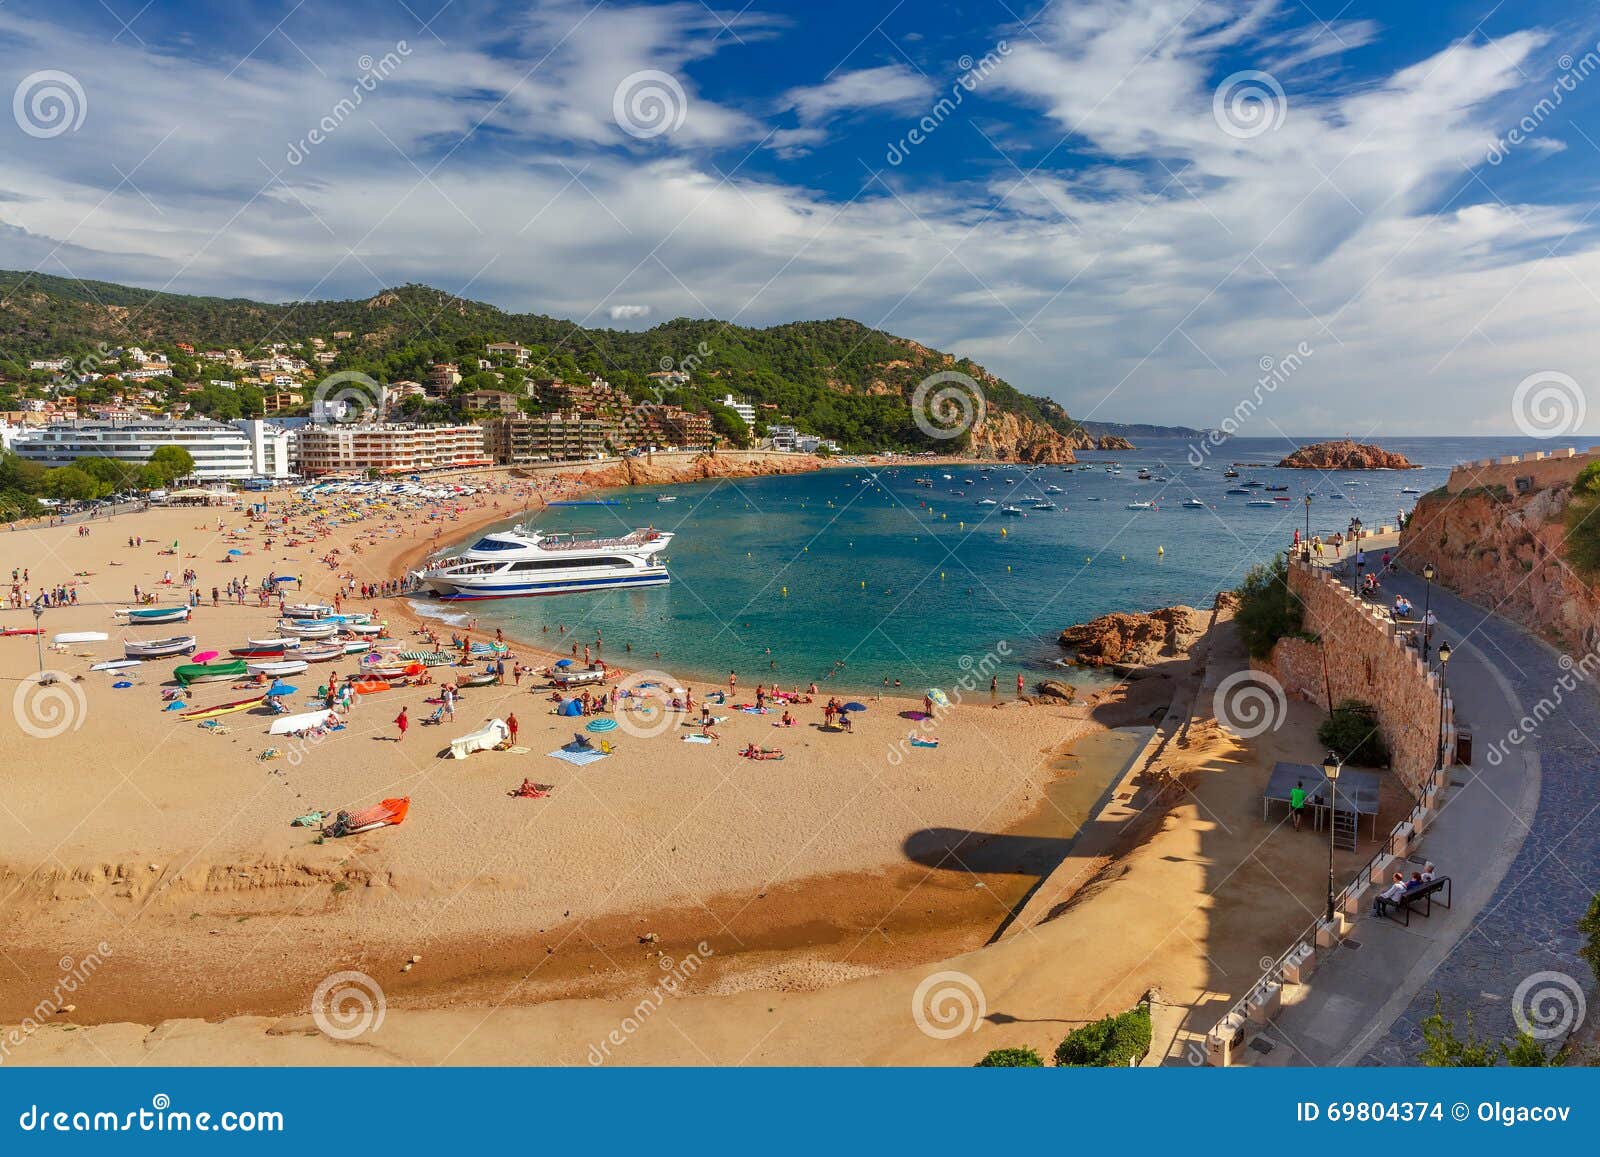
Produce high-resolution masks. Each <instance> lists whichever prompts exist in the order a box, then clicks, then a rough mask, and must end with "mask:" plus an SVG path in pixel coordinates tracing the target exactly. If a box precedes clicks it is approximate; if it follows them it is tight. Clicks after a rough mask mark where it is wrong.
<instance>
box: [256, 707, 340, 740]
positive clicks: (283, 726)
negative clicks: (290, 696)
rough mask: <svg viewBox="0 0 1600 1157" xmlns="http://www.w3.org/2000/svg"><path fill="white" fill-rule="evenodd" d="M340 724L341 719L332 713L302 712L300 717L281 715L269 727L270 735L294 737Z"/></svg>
mask: <svg viewBox="0 0 1600 1157" xmlns="http://www.w3.org/2000/svg"><path fill="white" fill-rule="evenodd" d="M330 722H331V723H338V722H339V717H338V716H337V715H335V714H334V713H333V712H332V711H326V710H324V711H302V712H301V713H300V714H298V715H280V716H278V717H277V718H276V719H274V720H273V721H272V722H271V723H270V724H269V725H268V727H267V734H268V735H294V734H295V733H296V732H300V731H311V730H313V729H317V728H326V727H327V726H328V725H329V723H330Z"/></svg>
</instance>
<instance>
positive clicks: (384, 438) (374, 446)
mask: <svg viewBox="0 0 1600 1157" xmlns="http://www.w3.org/2000/svg"><path fill="white" fill-rule="evenodd" d="M295 437H296V445H295V461H296V462H297V463H298V465H299V469H300V473H301V474H303V475H305V476H306V477H307V478H316V477H319V476H321V475H324V474H345V473H355V474H364V473H366V472H367V471H375V472H376V473H378V474H384V475H390V476H393V475H397V474H415V473H420V472H422V471H428V470H461V469H467V468H470V467H475V466H491V465H493V464H494V459H493V458H491V457H490V456H489V452H488V450H487V448H486V445H485V441H484V429H483V427H482V426H402V425H394V424H390V423H380V424H360V425H357V424H351V425H342V424H339V423H333V424H331V425H310V426H303V427H301V429H300V430H299V431H298V432H297V433H296V435H295Z"/></svg>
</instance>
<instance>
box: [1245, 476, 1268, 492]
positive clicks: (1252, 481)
mask: <svg viewBox="0 0 1600 1157" xmlns="http://www.w3.org/2000/svg"><path fill="white" fill-rule="evenodd" d="M1239 485H1240V486H1247V487H1249V488H1250V489H1251V490H1256V489H1259V488H1260V487H1263V486H1265V485H1266V483H1265V482H1258V481H1256V480H1255V479H1254V478H1246V479H1245V480H1244V481H1243V482H1241V483H1239Z"/></svg>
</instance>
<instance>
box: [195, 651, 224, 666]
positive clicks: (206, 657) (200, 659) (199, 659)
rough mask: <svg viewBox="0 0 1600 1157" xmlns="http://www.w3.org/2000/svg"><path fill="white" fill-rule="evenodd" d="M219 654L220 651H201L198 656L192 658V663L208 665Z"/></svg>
mask: <svg viewBox="0 0 1600 1157" xmlns="http://www.w3.org/2000/svg"><path fill="white" fill-rule="evenodd" d="M219 654H221V652H220V651H201V652H200V653H199V654H198V655H196V656H195V657H194V661H195V662H196V663H209V662H211V660H213V659H215V658H216V657H217V656H218V655H219Z"/></svg>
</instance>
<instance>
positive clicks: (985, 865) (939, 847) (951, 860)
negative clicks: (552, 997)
mask: <svg viewBox="0 0 1600 1157" xmlns="http://www.w3.org/2000/svg"><path fill="white" fill-rule="evenodd" d="M1071 846H1072V841H1071V840H1069V839H1066V838H1064V837H1061V836H1020V835H1009V834H1005V833H1000V832H974V831H969V830H967V829H965V828H923V829H922V830H921V831H917V832H912V833H911V834H910V835H909V836H907V837H906V838H905V841H904V843H902V844H901V851H902V852H904V853H905V856H906V858H907V859H909V860H911V861H912V862H913V863H916V864H921V865H922V866H923V867H925V868H938V869H942V870H944V871H949V872H967V873H970V874H978V873H997V872H1003V873H1008V874H1011V875H1023V876H1034V877H1036V878H1038V879H1041V880H1042V879H1044V878H1045V877H1046V876H1048V875H1049V874H1050V873H1051V872H1053V871H1054V870H1055V868H1056V865H1057V864H1059V863H1060V862H1061V861H1062V859H1063V858H1064V857H1065V856H1066V854H1067V851H1068V849H1069V848H1070V847H1071Z"/></svg>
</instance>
